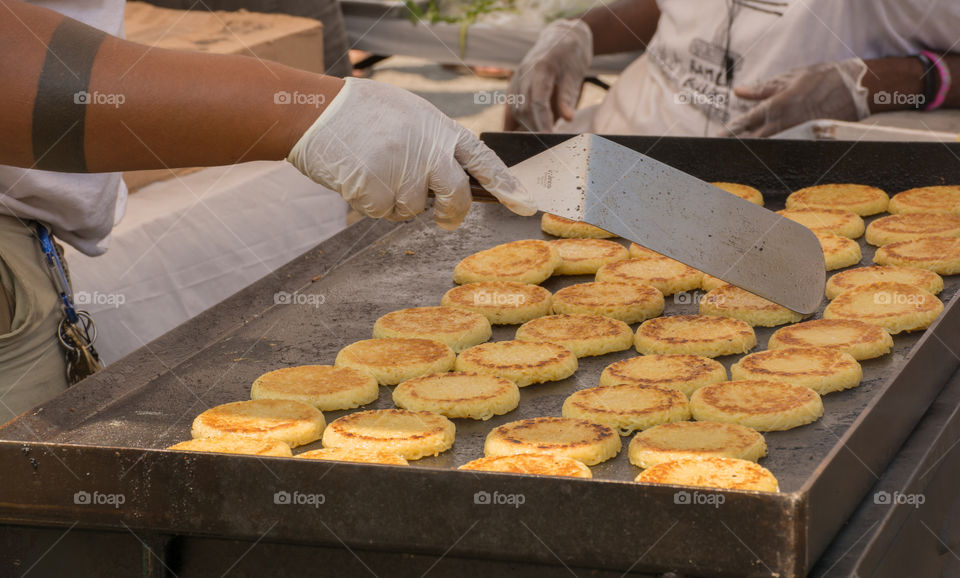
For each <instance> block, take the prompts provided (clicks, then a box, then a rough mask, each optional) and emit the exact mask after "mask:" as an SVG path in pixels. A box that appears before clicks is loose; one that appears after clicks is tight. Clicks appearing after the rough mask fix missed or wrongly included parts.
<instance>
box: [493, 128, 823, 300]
mask: <svg viewBox="0 0 960 578" xmlns="http://www.w3.org/2000/svg"><path fill="white" fill-rule="evenodd" d="M510 171H511V172H512V173H513V174H514V175H515V176H516V177H517V178H518V179H520V181H521V182H522V183H523V185H524V186H525V187H526V188H527V189H528V190H529V191H531V192H532V193H533V194H534V196H535V198H536V199H537V208H539V209H540V210H542V211H545V212H547V213H553V214H554V215H558V216H560V217H566V218H568V219H574V220H577V221H584V222H586V223H590V224H591V225H595V226H597V227H600V228H601V229H604V230H607V231H610V232H611V233H614V234H616V235H619V236H620V237H623V238H625V239H629V240H631V241H633V242H635V243H637V244H639V245H642V246H644V247H647V248H648V249H652V250H654V251H657V252H658V253H662V254H664V255H667V256H668V257H672V258H674V259H676V260H677V261H680V262H682V263H685V264H687V265H689V266H691V267H695V268H697V269H700V270H701V271H704V272H706V273H709V274H711V275H713V276H715V277H719V278H720V279H723V280H724V281H727V282H729V283H733V284H734V285H737V286H739V287H742V288H743V289H746V290H747V291H750V292H751V293H755V294H757V295H760V296H761V297H764V298H766V299H769V300H770V301H773V302H775V303H778V304H780V305H783V306H784V307H787V308H789V309H792V310H794V311H797V312H799V313H805V314H806V313H813V312H814V311H816V310H817V308H818V307H819V305H820V302H821V301H822V299H823V291H824V284H825V282H826V268H825V267H824V261H823V251H822V249H821V248H820V242H819V241H818V240H817V237H816V236H815V235H814V234H813V233H812V232H811V231H810V230H809V229H807V228H806V227H804V226H802V225H800V224H798V223H795V222H793V221H791V220H789V219H786V218H784V217H781V216H780V215H777V214H776V213H774V212H772V211H769V210H767V209H764V208H763V207H760V206H758V205H754V204H753V203H750V202H747V201H745V200H743V199H740V198H739V197H737V196H735V195H732V194H730V193H728V192H726V191H724V190H722V189H719V188H717V187H715V186H713V185H711V184H709V183H707V182H704V181H701V180H700V179H698V178H696V177H693V176H691V175H689V174H687V173H684V172H682V171H679V170H677V169H675V168H673V167H670V166H667V165H665V164H663V163H661V162H660V161H657V160H655V159H652V158H650V157H648V156H646V155H643V154H640V153H638V152H636V151H634V150H631V149H629V148H627V147H624V146H621V145H619V144H617V143H615V142H613V141H611V140H608V139H605V138H603V137H599V136H596V135H592V134H583V135H579V136H576V137H574V138H571V139H570V140H567V141H565V142H563V143H561V144H559V145H557V146H554V147H552V148H550V149H547V150H546V151H544V152H542V153H540V154H537V155H536V156H533V157H531V158H529V159H527V160H525V161H523V162H521V163H518V164H516V165H514V166H513V167H511V168H510ZM487 195H488V196H489V193H487Z"/></svg>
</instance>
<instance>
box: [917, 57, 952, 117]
mask: <svg viewBox="0 0 960 578" xmlns="http://www.w3.org/2000/svg"><path fill="white" fill-rule="evenodd" d="M920 54H923V55H924V56H926V57H927V58H929V59H930V62H932V63H933V66H934V68H936V69H937V75H938V76H939V77H940V85H939V87H938V88H937V95H936V96H935V97H934V98H933V100H932V101H930V102H929V103H928V104H927V106H925V107H923V110H925V111H930V110H937V109H938V108H940V107H941V106H943V103H944V101H945V100H947V93H948V92H950V83H951V81H952V79H951V77H950V69H949V68H947V65H946V64H944V62H943V57H941V56H938V55H937V54H934V53H933V52H930V51H929V50H921V51H920Z"/></svg>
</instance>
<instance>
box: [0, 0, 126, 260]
mask: <svg viewBox="0 0 960 578" xmlns="http://www.w3.org/2000/svg"><path fill="white" fill-rule="evenodd" d="M27 1H28V2H30V3H31V4H34V5H37V6H43V7H44V8H49V9H51V10H55V11H57V12H60V13H61V14H64V15H66V16H69V17H70V18H73V19H76V20H79V21H81V22H84V23H86V24H89V25H90V26H93V27H95V28H99V29H100V30H103V31H104V32H106V33H108V34H113V35H114V36H121V37H122V36H123V8H124V0H40V1H34V0H27ZM126 202H127V187H126V185H125V184H124V182H123V179H122V178H121V177H120V173H98V174H74V173H57V172H52V171H39V170H29V169H21V168H18V167H10V166H5V165H0V214H5V215H12V216H15V217H20V218H22V219H34V220H39V221H43V222H45V223H48V224H49V225H50V226H51V227H52V228H53V234H54V235H56V236H57V237H59V238H60V239H61V240H63V241H65V242H67V243H69V244H71V245H73V246H74V247H76V248H77V249H78V250H79V251H81V252H83V253H86V254H87V255H100V254H101V253H103V252H104V251H106V250H107V243H108V241H109V236H110V230H111V229H112V228H113V226H114V225H115V224H116V223H117V222H118V221H119V220H120V218H121V217H122V216H123V212H124V209H125V207H126Z"/></svg>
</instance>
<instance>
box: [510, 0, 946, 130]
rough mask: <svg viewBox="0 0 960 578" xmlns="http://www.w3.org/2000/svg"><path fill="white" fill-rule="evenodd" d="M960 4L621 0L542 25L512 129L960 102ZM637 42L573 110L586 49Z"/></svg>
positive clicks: (856, 112) (691, 126)
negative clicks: (600, 88) (600, 93)
mask: <svg viewBox="0 0 960 578" xmlns="http://www.w3.org/2000/svg"><path fill="white" fill-rule="evenodd" d="M958 42H960V2H944V1H938V0H851V1H844V2H837V1H834V0H725V1H723V2H702V1H698V0H619V1H617V2H615V3H613V4H609V5H604V6H598V7H595V8H593V9H591V10H589V11H588V12H586V13H585V14H583V15H582V16H581V17H580V18H579V19H574V20H558V21H556V22H553V23H552V24H550V25H549V26H547V27H546V28H545V29H544V30H543V31H542V32H541V34H540V36H539V38H538V39H537V41H536V43H535V44H534V46H533V48H532V49H531V50H530V51H529V52H528V53H527V54H526V56H525V57H524V59H523V61H522V63H521V64H520V66H519V68H518V70H517V71H516V73H515V74H514V76H513V78H512V80H511V83H510V92H511V94H512V95H516V96H518V97H519V96H522V98H515V99H513V101H512V102H514V103H515V104H514V105H513V106H511V107H510V109H509V110H508V112H507V119H506V128H507V130H516V129H525V130H531V131H544V132H550V131H558V132H593V133H598V134H652V135H673V136H731V135H737V136H750V137H765V136H770V135H772V134H776V133H778V132H781V131H783V130H786V129H788V128H790V127H792V126H795V125H797V124H800V123H803V122H805V121H808V120H813V119H818V118H828V119H837V120H846V121H857V120H860V119H863V118H865V117H867V116H868V115H870V114H872V113H876V112H885V111H892V110H904V109H915V110H935V109H937V108H941V107H957V106H960V88H957V87H956V86H955V83H953V82H952V79H960V56H955V55H952V54H950V53H949V52H950V50H951V49H953V48H954V47H955V46H956V45H957V44H958ZM637 50H643V51H644V53H643V55H642V56H640V57H639V58H637V60H636V61H634V62H633V63H632V64H630V66H628V67H627V68H626V69H625V70H624V71H623V73H622V74H621V75H620V77H619V79H618V80H617V82H616V83H615V85H614V86H613V87H612V88H611V89H610V91H609V93H608V94H607V95H606V98H605V99H604V100H603V102H602V103H601V104H599V105H597V106H594V107H589V108H585V109H583V110H580V111H577V110H575V109H576V104H577V101H578V99H579V94H580V88H581V86H582V83H583V78H584V76H585V75H586V73H587V70H588V68H589V66H590V62H591V61H592V59H593V56H594V55H600V54H609V53H617V52H627V51H637Z"/></svg>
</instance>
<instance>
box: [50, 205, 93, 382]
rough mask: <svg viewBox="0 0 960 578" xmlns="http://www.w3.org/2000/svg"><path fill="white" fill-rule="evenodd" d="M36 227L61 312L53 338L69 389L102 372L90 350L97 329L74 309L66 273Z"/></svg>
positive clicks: (53, 249)
mask: <svg viewBox="0 0 960 578" xmlns="http://www.w3.org/2000/svg"><path fill="white" fill-rule="evenodd" d="M36 227H37V238H38V239H39V240H40V248H41V249H42V250H43V254H44V258H45V260H46V262H47V267H49V268H50V273H51V277H52V278H53V284H54V287H55V288H56V291H57V294H58V295H59V296H60V301H61V305H62V306H63V310H64V318H63V320H61V321H60V325H59V327H58V328H57V337H58V338H59V339H60V344H61V345H63V347H64V350H65V351H66V357H67V381H68V383H69V384H70V385H73V384H75V383H77V382H79V381H80V380H82V379H84V378H85V377H88V376H90V375H92V374H94V373H96V372H97V371H99V370H101V369H102V368H103V363H102V362H101V361H100V355H99V354H98V353H97V350H96V349H95V348H94V347H93V344H94V342H95V341H96V340H97V327H96V325H94V323H93V318H92V317H90V314H89V313H87V312H86V311H77V309H76V307H75V306H74V302H73V291H72V290H71V289H70V280H69V279H67V272H66V269H64V267H63V261H62V259H61V257H60V253H59V252H58V251H57V248H56V245H55V244H54V242H53V236H52V235H51V234H50V231H49V230H48V229H47V228H46V226H44V225H43V224H41V223H37V225H36Z"/></svg>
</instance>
